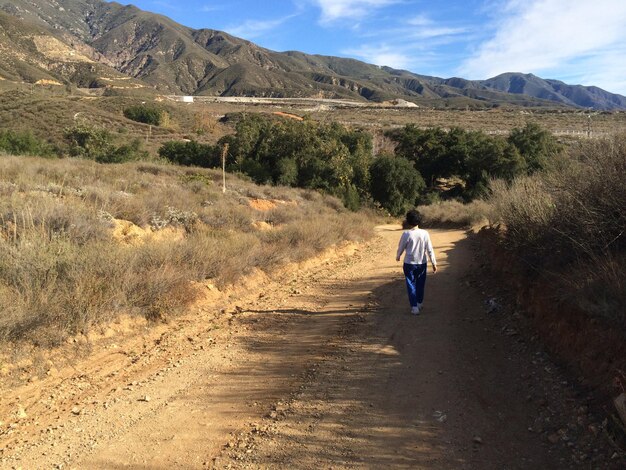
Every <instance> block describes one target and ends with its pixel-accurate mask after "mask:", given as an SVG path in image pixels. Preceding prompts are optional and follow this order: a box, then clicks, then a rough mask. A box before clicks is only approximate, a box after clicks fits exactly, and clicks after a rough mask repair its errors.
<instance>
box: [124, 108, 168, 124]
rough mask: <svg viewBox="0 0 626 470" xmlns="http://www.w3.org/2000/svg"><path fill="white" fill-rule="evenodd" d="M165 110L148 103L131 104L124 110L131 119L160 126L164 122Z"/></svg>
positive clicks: (125, 114)
mask: <svg viewBox="0 0 626 470" xmlns="http://www.w3.org/2000/svg"><path fill="white" fill-rule="evenodd" d="M164 113H165V111H163V110H161V109H159V108H156V107H153V106H146V105H137V106H131V107H129V108H126V109H125V110H124V116H125V117H126V118H128V119H130V120H131V121H136V122H142V123H144V124H151V125H153V126H160V125H161V123H162V122H163V115H164Z"/></svg>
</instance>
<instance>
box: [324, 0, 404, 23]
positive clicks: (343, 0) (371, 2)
mask: <svg viewBox="0 0 626 470" xmlns="http://www.w3.org/2000/svg"><path fill="white" fill-rule="evenodd" d="M312 1H313V3H315V4H316V5H317V6H319V8H320V9H321V10H322V17H321V22H322V23H324V24H328V23H332V22H334V21H337V20H345V19H353V20H355V19H360V18H364V17H366V16H369V15H371V14H372V13H374V12H375V11H376V10H379V9H381V8H384V7H387V6H389V5H394V4H397V3H400V2H401V1H403V0H312Z"/></svg>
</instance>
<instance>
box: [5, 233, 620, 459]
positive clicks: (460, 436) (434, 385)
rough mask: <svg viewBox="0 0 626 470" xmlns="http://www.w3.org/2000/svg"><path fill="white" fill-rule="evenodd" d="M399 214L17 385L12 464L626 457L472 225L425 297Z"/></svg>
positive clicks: (9, 452) (442, 260) (8, 394)
mask: <svg viewBox="0 0 626 470" xmlns="http://www.w3.org/2000/svg"><path fill="white" fill-rule="evenodd" d="M398 229H399V227H395V226H384V227H379V228H378V229H377V232H378V236H377V237H376V238H375V240H374V241H373V242H371V243H369V244H368V245H366V246H363V247H359V248H358V249H357V250H356V251H355V250H351V251H350V252H349V253H348V254H347V255H345V256H342V257H335V258H327V259H320V260H317V261H316V262H314V263H308V264H307V265H306V266H302V268H301V269H299V270H294V271H291V272H290V273H285V274H283V275H281V276H279V277H277V278H276V279H274V280H264V281H262V282H261V283H260V284H257V283H256V280H255V282H253V283H252V284H256V285H255V287H254V288H251V289H250V291H249V293H248V294H247V295H241V293H239V294H237V295H236V296H233V297H236V298H230V299H223V300H220V301H219V302H223V308H222V307H219V306H218V307H216V305H215V303H214V302H213V303H211V302H205V303H203V304H199V305H198V306H197V308H195V309H194V310H193V311H192V312H190V313H189V314H188V315H186V316H184V317H181V318H180V319H178V320H176V321H172V322H171V323H169V324H164V325H159V326H157V327H150V328H148V327H142V328H140V333H139V334H137V332H136V331H135V332H134V334H129V335H127V336H126V337H123V336H120V335H117V336H116V335H113V334H111V335H107V334H104V335H103V337H102V338H100V339H99V340H98V342H97V345H94V344H91V345H89V344H88V345H86V346H84V348H83V349H82V350H83V351H84V350H85V348H86V349H87V350H89V348H90V347H91V348H93V351H91V352H90V353H89V354H87V355H83V356H84V357H83V356H81V355H80V354H77V355H76V357H75V359H74V362H73V363H72V364H70V367H65V368H61V369H60V370H56V369H51V370H52V372H53V373H50V370H49V371H48V373H47V375H46V376H45V377H44V378H43V379H37V378H36V377H35V378H33V380H32V381H31V382H30V383H28V384H26V385H21V386H17V387H8V386H6V385H4V386H2V401H1V402H0V468H7V469H9V468H11V469H13V468H15V469H18V468H22V469H31V468H32V469H35V468H36V469H39V468H68V469H69V468H76V469H82V468H85V469H122V468H124V469H170V468H181V469H183V468H184V469H186V468H277V469H278V468H302V469H317V468H333V469H342V468H424V469H448V468H455V469H557V468H620V466H621V464H623V462H624V461H623V460H622V457H623V456H621V455H620V454H619V453H617V452H614V451H613V450H612V449H611V448H610V446H608V445H605V442H604V441H603V440H602V433H601V432H600V427H601V424H598V423H597V422H596V421H595V418H594V415H593V413H592V412H591V411H589V408H588V406H587V404H586V403H587V402H586V400H588V398H587V397H586V396H585V394H584V392H582V391H581V390H579V389H577V388H576V387H575V386H574V385H572V384H571V381H570V379H568V377H567V376H565V375H563V373H562V372H560V371H559V370H558V368H557V367H556V366H555V365H554V364H552V363H551V362H550V360H549V359H548V357H547V356H546V354H545V353H543V351H542V350H541V348H540V346H539V345H537V344H535V343H534V342H533V341H532V340H531V339H528V338H526V337H525V336H524V334H521V333H520V331H519V329H518V327H517V324H516V323H515V321H514V316H513V317H510V318H509V317H507V316H505V315H504V313H499V312H498V310H499V308H500V307H499V306H496V307H494V305H493V304H492V305H490V306H489V308H486V307H485V300H487V299H489V298H490V296H491V294H492V293H491V292H488V291H487V290H485V289H487V288H486V287H484V286H483V285H482V284H481V282H480V280H477V279H476V276H475V268H476V266H478V265H479V264H480V262H481V260H480V259H478V258H477V255H476V253H475V252H474V251H473V250H472V249H471V246H470V245H471V243H470V241H469V240H468V238H467V237H466V234H465V233H464V232H462V231H438V230H433V231H431V234H432V237H433V241H434V244H435V247H436V251H437V255H438V258H439V266H440V268H441V269H440V271H439V272H438V273H437V274H436V275H432V274H430V275H429V278H428V282H427V298H426V302H425V309H424V312H423V314H421V315H419V316H412V315H410V314H409V313H408V310H409V309H408V302H407V299H406V293H405V291H404V284H403V278H402V276H401V269H400V268H401V267H400V266H399V263H396V262H395V259H394V256H395V246H396V243H397V240H398V238H399V234H400V232H399V231H398ZM488 310H491V313H490V312H488ZM77 348H78V346H77Z"/></svg>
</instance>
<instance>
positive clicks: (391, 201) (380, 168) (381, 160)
mask: <svg viewBox="0 0 626 470" xmlns="http://www.w3.org/2000/svg"><path fill="white" fill-rule="evenodd" d="M370 173H371V176H372V179H371V186H370V187H371V194H372V197H373V198H374V200H375V201H377V202H378V203H380V205H381V206H382V207H384V208H385V209H387V210H388V211H389V213H391V214H392V215H400V214H402V213H403V212H405V211H406V210H407V209H410V208H411V207H413V206H414V205H415V202H416V200H417V197H418V195H419V192H420V191H422V190H423V189H424V188H425V187H426V184H425V183H424V179H423V178H422V175H420V173H419V172H418V171H417V170H416V169H415V167H414V166H413V163H412V162H410V161H409V160H407V159H406V158H404V157H394V156H391V155H381V156H378V157H377V158H375V159H374V161H373V163H372V166H371V168H370Z"/></svg>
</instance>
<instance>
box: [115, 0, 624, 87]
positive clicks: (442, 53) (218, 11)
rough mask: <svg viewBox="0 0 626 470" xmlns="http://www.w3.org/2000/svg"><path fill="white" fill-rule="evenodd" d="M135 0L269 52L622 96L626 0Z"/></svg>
mask: <svg viewBox="0 0 626 470" xmlns="http://www.w3.org/2000/svg"><path fill="white" fill-rule="evenodd" d="M118 1H119V0H118ZM127 1H128V0H127ZM131 3H133V4H134V5H136V6H138V7H139V8H142V9H144V10H148V11H152V12H155V13H162V14H164V15H166V16H169V17H171V18H172V19H174V20H176V21H178V22H179V23H182V24H184V25H187V26H190V27H193V28H211V29H218V30H222V31H226V32H228V33H231V34H233V35H235V36H238V37H242V38H245V39H249V40H250V41H252V42H255V43H256V44H259V45H260V46H263V47H266V48H269V49H272V50H275V51H286V50H298V51H302V52H306V53H309V54H323V55H334V56H340V57H353V58H356V59H359V60H363V61H365V62H369V63H373V64H377V65H388V66H390V67H395V68H400V69H406V70H410V71H411V72H415V73H419V74H423V75H434V76H437V77H444V78H448V77H453V76H457V77H463V78H468V79H485V78H489V77H493V76H495V75H497V74H499V73H503V72H524V73H534V74H535V75H538V76H540V77H542V78H554V79H558V80H562V81H564V82H566V83H570V84H582V85H596V86H599V87H600V88H604V89H605V90H608V91H611V92H613V93H620V94H622V95H626V0H438V1H434V0H272V1H264V2H262V1H258V0H219V1H218V0H132V2H131Z"/></svg>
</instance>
